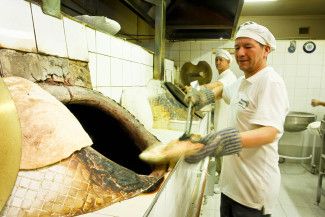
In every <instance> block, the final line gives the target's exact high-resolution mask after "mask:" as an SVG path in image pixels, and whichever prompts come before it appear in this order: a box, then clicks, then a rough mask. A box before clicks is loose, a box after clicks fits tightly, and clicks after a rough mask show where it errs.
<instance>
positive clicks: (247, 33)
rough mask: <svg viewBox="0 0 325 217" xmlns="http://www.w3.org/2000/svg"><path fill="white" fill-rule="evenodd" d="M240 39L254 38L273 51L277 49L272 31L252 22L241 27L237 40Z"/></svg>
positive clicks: (236, 36)
mask: <svg viewBox="0 0 325 217" xmlns="http://www.w3.org/2000/svg"><path fill="white" fill-rule="evenodd" d="M239 37H247V38H252V39H254V40H255V41H257V42H259V43H261V44H263V45H268V46H270V47H271V51H273V50H275V48H276V41H275V38H274V36H273V34H272V33H271V32H270V30H268V28H266V27H265V26H262V25H259V24H257V23H255V22H252V21H247V22H245V23H243V24H241V25H240V26H239V29H238V31H237V33H236V35H235V39H236V38H239Z"/></svg>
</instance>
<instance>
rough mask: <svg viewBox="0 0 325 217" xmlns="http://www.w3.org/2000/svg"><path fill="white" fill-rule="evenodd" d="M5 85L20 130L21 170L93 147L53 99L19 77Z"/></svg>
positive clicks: (72, 119)
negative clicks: (15, 112)
mask: <svg viewBox="0 0 325 217" xmlns="http://www.w3.org/2000/svg"><path fill="white" fill-rule="evenodd" d="M4 82H5V83H6V85H7V86H8V89H9V91H10V94H11V96H12V98H13V100H14V102H15V105H16V108H17V112H18V116H19V119H20V124H21V130H22V159H21V165H20V169H36V168H40V167H44V166H47V165H50V164H54V163H56V162H58V161H60V160H62V159H65V158H67V157H69V156H70V155H71V154H72V153H73V152H75V151H77V150H80V149H81V148H83V147H86V146H90V145H92V141H91V139H90V137H89V136H88V134H87V133H86V131H85V130H84V129H83V127H82V126H81V124H80V123H79V121H78V120H77V118H76V117H75V116H74V115H73V114H72V113H71V112H70V111H69V109H68V108H67V107H65V106H64V105H63V104H62V103H61V102H60V101H58V100H57V99H56V98H55V97H54V96H52V95H51V94H49V93H48V92H46V91H45V90H43V89H42V88H41V87H40V86H38V85H37V84H35V83H33V82H31V81H29V80H26V79H24V78H21V77H6V78H4Z"/></svg>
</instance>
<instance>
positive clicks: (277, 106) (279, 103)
mask: <svg viewBox="0 0 325 217" xmlns="http://www.w3.org/2000/svg"><path fill="white" fill-rule="evenodd" d="M257 100H258V102H257V111H256V113H255V115H254V117H253V118H252V119H251V121H250V122H251V124H258V125H262V126H271V127H274V128H276V129H277V130H278V131H279V132H280V133H281V132H283V125H284V120H285V116H286V115H287V112H288V107H289V103H288V98H287V91H286V88H285V86H284V83H283V82H281V81H277V80H273V79H267V80H266V82H263V85H261V86H260V90H259V92H258V94H257Z"/></svg>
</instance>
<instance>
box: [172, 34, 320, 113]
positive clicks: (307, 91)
mask: <svg viewBox="0 0 325 217" xmlns="http://www.w3.org/2000/svg"><path fill="white" fill-rule="evenodd" d="M305 42H306V40H296V45H297V46H296V51H295V52H294V53H289V52H288V47H289V45H290V40H278V41H277V49H276V51H275V52H272V53H271V54H270V55H269V58H268V63H269V65H271V66H273V67H274V68H275V70H276V71H277V72H278V73H279V74H280V75H281V76H282V77H283V78H284V81H285V83H286V86H287V90H288V95H289V100H290V107H291V108H290V109H291V110H295V111H306V112H313V113H314V114H316V115H317V116H318V119H321V118H322V117H323V115H324V113H325V111H324V108H322V107H315V108H313V107H311V106H310V101H311V99H312V98H319V99H322V100H323V101H324V100H325V54H324V53H325V40H315V41H314V43H315V44H316V50H315V51H314V52H313V53H311V54H307V53H305V52H304V51H303V44H304V43H305ZM233 47H234V41H233V40H204V41H186V42H173V43H167V47H166V55H167V57H168V58H169V59H171V60H174V61H175V65H176V66H178V67H181V66H182V65H183V64H184V63H185V62H187V61H191V62H192V63H193V64H197V63H198V61H201V60H205V61H207V62H208V63H209V64H210V66H211V68H212V72H213V79H216V75H217V71H216V68H215V64H214V55H213V51H215V50H216V49H217V48H233ZM230 68H231V69H232V70H233V71H234V72H235V73H236V75H237V76H240V75H243V73H242V72H241V71H240V69H239V68H238V66H237V64H236V62H235V61H233V62H232V63H231V66H230Z"/></svg>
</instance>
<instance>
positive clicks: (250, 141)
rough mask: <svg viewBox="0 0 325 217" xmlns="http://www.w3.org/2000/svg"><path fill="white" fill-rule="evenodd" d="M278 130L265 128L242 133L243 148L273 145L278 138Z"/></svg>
mask: <svg viewBox="0 0 325 217" xmlns="http://www.w3.org/2000/svg"><path fill="white" fill-rule="evenodd" d="M277 132H278V130H277V129H276V128H274V127H265V126H262V127H260V128H257V129H254V130H249V131H245V132H241V133H240V140H241V145H242V147H243V148H256V147H260V146H262V145H265V144H268V143H271V142H273V141H274V139H275V138H276V135H277Z"/></svg>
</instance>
